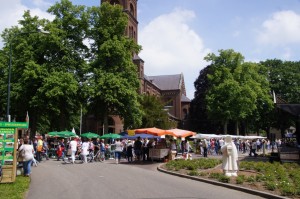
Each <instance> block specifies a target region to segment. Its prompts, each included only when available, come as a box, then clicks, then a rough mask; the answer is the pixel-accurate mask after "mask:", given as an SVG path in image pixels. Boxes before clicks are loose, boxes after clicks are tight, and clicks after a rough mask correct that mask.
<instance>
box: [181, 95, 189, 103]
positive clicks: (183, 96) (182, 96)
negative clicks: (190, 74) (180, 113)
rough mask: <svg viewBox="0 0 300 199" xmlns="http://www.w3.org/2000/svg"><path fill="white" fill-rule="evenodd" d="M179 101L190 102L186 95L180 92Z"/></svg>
mask: <svg viewBox="0 0 300 199" xmlns="http://www.w3.org/2000/svg"><path fill="white" fill-rule="evenodd" d="M181 102H191V100H190V99H189V98H188V97H187V96H185V95H183V94H182V95H181Z"/></svg>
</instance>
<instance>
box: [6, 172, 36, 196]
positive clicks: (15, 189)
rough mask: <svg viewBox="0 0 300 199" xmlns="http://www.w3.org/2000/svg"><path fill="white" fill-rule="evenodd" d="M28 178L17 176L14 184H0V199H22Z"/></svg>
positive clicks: (27, 184) (26, 189) (27, 185)
mask: <svg viewBox="0 0 300 199" xmlns="http://www.w3.org/2000/svg"><path fill="white" fill-rule="evenodd" d="M29 184H30V178H28V177H23V176H17V178H16V181H15V182H14V183H7V184H0V199H24V196H25V193H26V192H27V191H28V188H29Z"/></svg>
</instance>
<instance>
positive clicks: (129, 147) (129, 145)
mask: <svg viewBox="0 0 300 199" xmlns="http://www.w3.org/2000/svg"><path fill="white" fill-rule="evenodd" d="M132 149H133V146H132V142H131V141H128V143H127V145H126V156H127V160H128V162H132V157H133V154H132Z"/></svg>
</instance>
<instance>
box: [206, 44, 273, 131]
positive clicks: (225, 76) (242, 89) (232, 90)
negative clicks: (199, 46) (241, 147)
mask: <svg viewBox="0 0 300 199" xmlns="http://www.w3.org/2000/svg"><path fill="white" fill-rule="evenodd" d="M219 53H220V54H219V55H218V56H217V55H215V54H213V53H212V54H209V55H208V56H206V57H205V59H206V61H210V62H211V67H212V73H211V74H208V80H209V87H210V89H209V91H208V92H207V95H206V103H207V110H208V115H209V117H210V118H214V119H217V120H222V121H223V122H224V133H227V123H228V121H229V120H233V121H236V122H237V128H236V130H237V132H236V133H238V122H239V121H241V120H244V119H246V118H247V117H250V116H252V115H253V114H254V113H255V111H256V110H257V109H258V107H259V106H261V105H262V104H263V105H265V106H267V107H272V101H271V96H270V89H269V85H268V81H267V77H266V74H264V73H263V72H264V70H263V66H262V65H259V64H256V63H250V62H244V57H243V56H242V55H241V54H240V53H238V52H234V51H233V50H231V49H230V50H220V51H219Z"/></svg>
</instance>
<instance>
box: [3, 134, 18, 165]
mask: <svg viewBox="0 0 300 199" xmlns="http://www.w3.org/2000/svg"><path fill="white" fill-rule="evenodd" d="M16 139H18V138H16V137H15V129H14V128H0V163H1V165H12V164H13V160H14V156H13V155H14V154H13V153H14V146H15V144H14V143H15V140H16Z"/></svg>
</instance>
